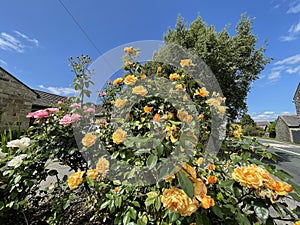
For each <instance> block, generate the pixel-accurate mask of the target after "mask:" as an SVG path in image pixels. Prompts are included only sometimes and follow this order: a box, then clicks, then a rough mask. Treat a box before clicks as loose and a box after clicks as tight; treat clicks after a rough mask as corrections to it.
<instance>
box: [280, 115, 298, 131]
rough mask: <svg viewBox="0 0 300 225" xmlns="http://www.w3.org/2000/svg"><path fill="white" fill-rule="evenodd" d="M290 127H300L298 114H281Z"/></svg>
mask: <svg viewBox="0 0 300 225" xmlns="http://www.w3.org/2000/svg"><path fill="white" fill-rule="evenodd" d="M279 117H280V118H281V119H282V120H283V121H284V122H285V123H286V125H287V126H288V127H290V128H298V127H299V118H298V116H297V115H280V116H279Z"/></svg>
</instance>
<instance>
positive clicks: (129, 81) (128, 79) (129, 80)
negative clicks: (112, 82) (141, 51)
mask: <svg viewBox="0 0 300 225" xmlns="http://www.w3.org/2000/svg"><path fill="white" fill-rule="evenodd" d="M136 81H137V78H136V77H135V76H134V75H128V76H127V77H125V80H124V83H125V84H126V85H134V84H135V82H136Z"/></svg>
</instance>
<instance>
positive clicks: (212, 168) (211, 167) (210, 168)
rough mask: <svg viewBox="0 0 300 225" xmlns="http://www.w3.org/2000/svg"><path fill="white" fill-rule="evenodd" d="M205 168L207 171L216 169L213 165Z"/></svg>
mask: <svg viewBox="0 0 300 225" xmlns="http://www.w3.org/2000/svg"><path fill="white" fill-rule="evenodd" d="M207 168H208V169H209V170H215V169H216V166H215V165H214V164H209V165H208V166H207Z"/></svg>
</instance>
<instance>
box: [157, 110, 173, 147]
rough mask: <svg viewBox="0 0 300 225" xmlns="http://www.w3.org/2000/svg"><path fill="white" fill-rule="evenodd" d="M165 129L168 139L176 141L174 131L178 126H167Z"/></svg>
mask: <svg viewBox="0 0 300 225" xmlns="http://www.w3.org/2000/svg"><path fill="white" fill-rule="evenodd" d="M158 115H159V114H158ZM165 131H166V132H167V135H166V139H170V141H171V142H172V143H175V142H176V141H177V139H176V138H175V137H174V135H173V133H174V132H175V131H176V126H175V125H173V126H166V129H165Z"/></svg>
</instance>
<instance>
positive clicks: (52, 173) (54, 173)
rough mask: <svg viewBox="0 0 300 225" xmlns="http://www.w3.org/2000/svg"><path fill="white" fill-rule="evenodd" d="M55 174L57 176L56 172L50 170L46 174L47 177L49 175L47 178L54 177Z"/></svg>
mask: <svg viewBox="0 0 300 225" xmlns="http://www.w3.org/2000/svg"><path fill="white" fill-rule="evenodd" d="M57 174H58V172H57V170H50V171H49V172H48V175H49V176H55V175H57Z"/></svg>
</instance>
